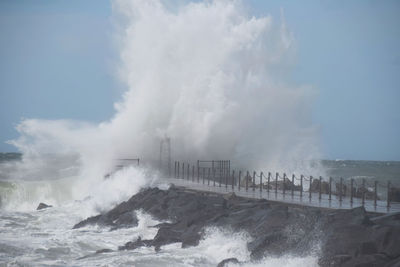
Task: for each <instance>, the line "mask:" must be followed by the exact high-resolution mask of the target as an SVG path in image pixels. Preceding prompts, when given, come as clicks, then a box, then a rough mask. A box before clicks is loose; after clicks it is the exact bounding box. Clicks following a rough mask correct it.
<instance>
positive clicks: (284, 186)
mask: <svg viewBox="0 0 400 267" xmlns="http://www.w3.org/2000/svg"><path fill="white" fill-rule="evenodd" d="M285 194H286V173H283V197H285Z"/></svg>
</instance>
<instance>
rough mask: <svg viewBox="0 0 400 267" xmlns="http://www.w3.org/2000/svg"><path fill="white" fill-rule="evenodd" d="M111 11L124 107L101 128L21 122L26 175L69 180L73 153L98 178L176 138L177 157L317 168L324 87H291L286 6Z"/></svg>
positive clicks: (151, 159) (149, 156)
mask: <svg viewBox="0 0 400 267" xmlns="http://www.w3.org/2000/svg"><path fill="white" fill-rule="evenodd" d="M112 6H113V16H114V21H116V22H117V23H118V24H117V27H116V28H117V29H118V30H117V31H116V34H115V35H116V36H115V38H116V40H117V43H118V49H119V51H120V64H119V68H118V70H117V71H116V72H117V73H118V75H117V79H119V80H120V81H121V82H122V83H123V84H124V85H125V88H126V90H125V92H124V93H123V95H122V96H121V100H120V101H118V102H117V103H115V104H114V107H115V114H114V115H113V117H112V118H111V119H110V120H105V121H103V122H102V123H100V124H94V123H90V122H80V121H70V120H42V119H24V120H22V121H21V122H20V123H19V124H18V126H17V130H18V132H19V133H20V137H19V138H18V139H16V140H12V141H10V143H11V144H13V145H15V146H16V147H17V148H18V150H19V151H21V152H22V153H23V154H24V158H23V161H22V163H21V164H20V165H21V166H19V168H20V169H25V170H28V169H29V170H32V169H34V170H35V171H31V172H30V173H29V175H27V174H26V172H21V176H25V177H27V176H29V177H43V176H49V178H52V177H57V176H59V175H60V172H59V169H60V166H59V165H57V164H50V163H49V160H50V159H51V160H53V161H54V158H60V159H61V158H62V159H64V160H60V161H62V162H63V164H64V166H63V167H62V168H61V169H64V170H65V169H68V168H76V169H77V175H79V176H80V177H82V178H84V179H91V180H93V181H96V180H98V179H102V178H103V176H104V174H105V173H107V172H108V171H109V170H110V169H112V167H113V164H114V163H113V162H114V160H115V159H117V158H125V157H132V158H140V159H141V162H144V163H145V164H146V162H147V163H148V164H149V165H152V166H155V165H156V163H157V160H158V157H159V147H160V141H161V140H162V139H163V138H166V137H168V138H170V140H171V146H172V148H171V149H172V158H173V160H185V161H187V162H189V163H194V162H195V161H196V160H198V159H210V160H211V159H213V160H214V159H216V160H217V159H224V160H225V159H226V160H231V162H232V167H233V168H248V169H259V170H265V171H287V172H288V173H292V172H298V173H304V174H310V173H311V172H313V171H315V162H314V161H315V160H318V159H320V158H321V155H320V151H319V145H318V142H319V139H318V131H317V128H316V126H315V125H313V123H312V120H311V108H310V107H311V106H312V103H313V99H314V96H315V94H316V93H317V92H316V90H315V88H312V87H310V86H306V85H293V84H292V83H290V82H289V81H290V79H289V78H290V76H289V75H290V70H291V68H292V67H293V64H295V63H294V62H295V54H296V44H295V40H294V38H293V34H292V33H291V32H290V30H288V27H287V25H286V23H285V21H284V16H283V12H282V16H281V18H272V17H271V16H266V17H253V16H251V15H249V14H248V12H247V9H246V7H245V3H244V2H241V1H206V2H205V3H188V4H180V5H178V6H174V5H171V3H170V2H163V1H156V0H151V1H147V0H146V1H144V0H135V1H122V0H115V1H112ZM289 26H290V25H289ZM110 90H112V88H110ZM93 101H96V96H95V95H94V96H93ZM90 104H91V103H90V102H88V103H87V105H90ZM49 155H50V156H49ZM65 158H68V159H70V160H65ZM319 171H321V170H319ZM33 172H35V173H33Z"/></svg>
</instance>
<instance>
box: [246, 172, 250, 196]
mask: <svg viewBox="0 0 400 267" xmlns="http://www.w3.org/2000/svg"><path fill="white" fill-rule="evenodd" d="M249 176H250V175H249V171H247V173H246V192H247V191H248V189H249Z"/></svg>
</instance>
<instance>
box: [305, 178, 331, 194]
mask: <svg viewBox="0 0 400 267" xmlns="http://www.w3.org/2000/svg"><path fill="white" fill-rule="evenodd" d="M320 184H321V185H320ZM320 186H321V193H322V194H329V183H328V182H326V181H321V182H320V181H319V179H314V180H313V181H312V183H311V187H310V191H311V192H314V193H319V189H320Z"/></svg>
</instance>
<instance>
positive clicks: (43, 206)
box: [36, 203, 53, 210]
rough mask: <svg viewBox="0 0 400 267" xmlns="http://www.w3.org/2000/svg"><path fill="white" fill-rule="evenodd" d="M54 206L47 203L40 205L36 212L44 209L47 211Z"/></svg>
mask: <svg viewBox="0 0 400 267" xmlns="http://www.w3.org/2000/svg"><path fill="white" fill-rule="evenodd" d="M51 207H53V206H51V205H47V204H45V203H40V204H39V206H38V207H37V208H36V210H42V209H47V208H51Z"/></svg>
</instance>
